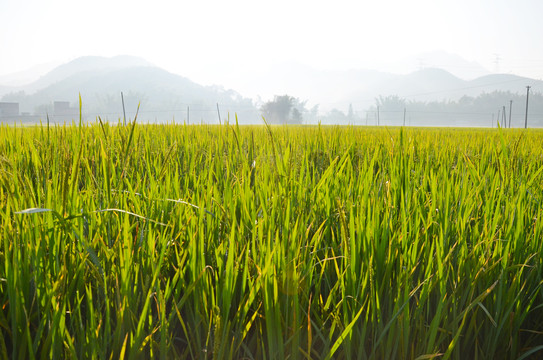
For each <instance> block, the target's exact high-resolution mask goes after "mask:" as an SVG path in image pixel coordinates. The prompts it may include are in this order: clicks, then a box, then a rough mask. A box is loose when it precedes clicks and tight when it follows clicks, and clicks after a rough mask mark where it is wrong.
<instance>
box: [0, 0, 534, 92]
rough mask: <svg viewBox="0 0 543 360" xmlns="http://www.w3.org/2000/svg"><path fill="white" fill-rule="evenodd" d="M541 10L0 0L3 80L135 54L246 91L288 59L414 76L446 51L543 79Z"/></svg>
mask: <svg viewBox="0 0 543 360" xmlns="http://www.w3.org/2000/svg"><path fill="white" fill-rule="evenodd" d="M541 14H543V1H541V0H508V1H506V0H410V1H406V0H372V1H366V0H362V1H361V0H358V1H349V0H334V1H320V0H311V1H306V0H273V1H269V0H268V1H259V0H229V1H224V0H191V1H184V0H182V1H167V0H147V1H139V0H131V1H125V0H121V1H115V0H107V1H106V0H94V1H78V0H48V1H44V0H0V51H1V56H0V76H1V75H6V74H10V73H14V72H18V71H23V70H26V69H28V68H31V67H34V66H37V65H43V64H60V63H65V62H68V61H71V60H73V59H75V58H77V57H80V56H86V55H96V56H108V57H109V56H116V55H134V56H139V57H142V58H144V59H146V60H148V61H150V62H151V63H153V64H155V65H157V66H159V67H162V68H164V69H166V70H168V71H170V72H173V73H176V74H179V75H183V76H185V77H188V78H190V79H191V80H193V81H196V82H198V83H201V84H205V85H210V84H220V85H224V86H226V87H227V88H233V89H236V90H240V91H242V90H243V89H238V88H237V87H243V84H248V83H249V82H250V79H251V78H252V77H254V74H256V73H264V72H266V71H267V69H269V68H270V67H273V66H276V65H277V64H281V63H289V62H291V63H299V64H304V65H307V66H311V67H313V68H315V69H322V70H342V69H376V70H382V71H393V72H400V73H402V72H403V73H408V72H411V71H415V70H417V67H420V66H421V65H422V64H424V62H425V59H424V57H422V58H421V57H420V54H421V53H427V52H432V51H445V52H448V53H451V54H456V55H459V56H461V57H463V58H464V59H466V60H468V61H470V62H477V63H478V64H480V65H482V66H483V67H485V68H486V69H488V70H489V71H491V72H502V73H515V74H518V75H524V76H529V77H533V78H537V79H541V78H543V44H542V42H541V40H542V39H543V21H541V19H540V18H541ZM414 59H417V61H415V60H414ZM424 65H426V66H440V64H424ZM259 79H261V77H260V78H259ZM260 81H261V80H260Z"/></svg>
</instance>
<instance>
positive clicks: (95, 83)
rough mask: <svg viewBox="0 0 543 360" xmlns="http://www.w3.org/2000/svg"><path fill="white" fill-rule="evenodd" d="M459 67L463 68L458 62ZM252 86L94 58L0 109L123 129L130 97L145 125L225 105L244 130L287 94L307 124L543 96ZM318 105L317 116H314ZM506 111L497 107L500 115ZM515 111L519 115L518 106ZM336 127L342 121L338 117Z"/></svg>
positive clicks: (435, 72)
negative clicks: (400, 103) (390, 100)
mask: <svg viewBox="0 0 543 360" xmlns="http://www.w3.org/2000/svg"><path fill="white" fill-rule="evenodd" d="M456 64H462V62H460V61H459V60H458V61H457V62H456ZM481 71H483V70H481ZM251 84H252V85H251V86H253V87H254V88H253V89H252V90H250V92H251V93H259V92H258V89H262V91H261V92H260V93H261V94H263V95H264V96H263V98H262V99H258V100H256V101H257V103H256V104H255V103H253V100H252V99H249V98H247V97H243V96H242V95H240V94H239V93H238V92H236V91H234V90H226V89H224V88H222V87H220V86H202V85H199V84H197V83H195V82H193V81H191V80H190V79H188V78H186V77H183V76H180V75H176V74H172V73H170V72H168V71H166V70H163V69H160V68H158V67H156V66H154V65H153V64H151V63H149V62H147V61H146V60H144V59H141V58H137V57H130V56H117V57H113V58H104V57H96V56H87V57H82V58H78V59H75V60H73V61H71V62H69V63H66V64H63V65H61V66H58V67H56V68H54V69H53V70H52V71H50V72H49V73H47V74H45V75H44V76H42V77H41V78H40V79H38V80H37V81H35V82H33V83H31V84H28V85H25V86H19V87H9V86H1V85H0V97H1V101H10V102H19V104H20V112H21V113H22V112H25V113H30V114H34V113H35V114H37V116H38V117H39V118H42V119H44V118H45V116H46V114H48V115H49V116H50V117H51V118H53V119H54V120H59V121H61V120H65V119H66V118H69V119H72V118H78V117H79V109H78V104H79V99H78V95H79V94H81V97H82V101H83V114H84V116H85V117H86V119H88V120H94V119H95V118H96V116H101V117H102V118H107V119H109V120H111V121H116V120H118V119H119V118H122V116H123V112H122V102H121V96H120V93H121V92H123V94H124V100H125V107H126V111H127V117H129V118H133V117H134V115H135V111H136V108H137V106H138V103H141V106H140V113H139V116H140V117H139V118H140V120H142V121H173V120H174V119H175V121H178V122H182V121H184V120H188V121H190V122H193V123H194V122H200V121H205V122H212V123H213V122H218V116H219V114H218V113H217V104H219V111H220V114H221V117H222V118H226V117H228V115H230V116H231V118H232V120H233V117H234V114H237V115H238V118H239V120H240V122H241V123H244V122H245V123H260V114H259V110H258V109H259V107H260V105H262V104H263V103H264V102H265V101H268V100H271V99H272V98H273V96H274V95H285V94H288V95H290V96H293V97H295V98H298V99H300V101H301V102H302V103H303V102H304V101H306V100H307V103H306V106H307V110H309V109H310V108H312V110H313V111H311V114H313V115H312V116H311V118H310V117H309V116H307V118H305V119H304V121H308V120H309V121H318V120H319V119H320V118H322V117H323V116H328V114H330V113H335V114H340V113H341V112H343V113H344V114H347V112H348V109H349V108H350V105H352V108H353V110H354V113H355V114H358V116H359V117H361V118H366V117H367V110H369V109H371V108H372V107H375V105H376V99H378V98H380V97H386V96H390V95H394V96H397V97H398V98H399V99H403V100H404V101H405V102H407V103H409V102H411V103H414V102H417V103H425V102H436V101H437V102H443V101H445V102H447V101H458V100H459V99H461V98H463V97H465V96H470V97H477V96H479V95H481V94H485V93H493V92H496V91H501V92H506V93H511V94H516V95H519V96H520V95H523V94H525V92H526V85H530V86H532V87H533V90H532V91H533V92H538V91H540V90H539V89H543V82H542V81H538V80H533V79H528V78H525V77H520V76H516V75H510V74H494V75H485V76H481V77H478V78H475V79H473V80H464V79H461V78H459V77H457V76H454V75H453V74H451V73H450V72H448V71H445V70H443V69H439V68H424V69H421V70H419V71H416V72H413V73H410V74H407V75H400V74H392V73H386V72H379V71H374V70H365V69H352V70H347V71H343V70H341V71H340V70H318V69H314V68H311V67H308V66H304V65H300V64H296V63H285V64H279V65H276V66H274V67H272V68H270V69H268V70H267V71H264V72H262V73H260V74H255V76H254V77H253V78H252V80H251ZM245 85H247V84H245ZM8 92H9V93H8ZM2 93H4V94H5V95H4V96H3V97H2ZM58 101H63V102H64V103H63V104H60V105H62V106H63V107H62V110H61V111H59V110H58V109H56V110H55V108H54V105H53V104H54V102H58ZM66 103H68V104H69V106H68V107H67V106H66ZM316 104H318V105H319V107H318V110H319V111H318V113H317V112H316V108H314V105H316ZM502 105H503V104H501V103H500V104H496V106H495V107H496V108H497V109H499V108H500V107H501V106H502ZM491 106H493V105H491ZM515 108H516V111H519V110H520V107H519V106H518V100H517V101H516V103H515ZM338 110H339V111H338ZM496 112H497V110H496ZM308 113H309V112H307V113H306V114H308ZM59 114H62V116H58V115H59ZM491 115H492V114H490V115H489V116H488V117H489V118H490V117H491ZM485 116H486V115H485ZM32 121H35V119H33V120H32ZM330 121H331V122H334V121H335V119H334V118H333V117H332V118H330Z"/></svg>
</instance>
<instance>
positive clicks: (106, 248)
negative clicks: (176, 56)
mask: <svg viewBox="0 0 543 360" xmlns="http://www.w3.org/2000/svg"><path fill="white" fill-rule="evenodd" d="M0 181H1V184H0V204H1V206H0V209H1V210H0V242H1V245H0V305H1V311H0V332H1V336H0V354H1V357H2V358H14V359H15V358H17V359H23V358H25V359H26V358H28V359H34V358H55V359H58V358H83V359H86V358H98V359H110V358H129V359H133V358H155V357H156V358H163V359H166V358H187V359H241V358H243V359H286V358H288V359H332V358H333V359H432V358H436V359H465V358H472V359H496V358H502V359H530V358H537V357H538V356H542V354H543V327H542V325H541V324H543V291H542V286H543V264H542V256H541V254H542V249H543V224H542V212H543V210H542V209H543V187H542V184H543V132H542V131H540V130H509V129H508V130H505V129H492V130H490V129H486V130H477V129H417V128H409V129H405V128H388V129H383V128H367V127H324V126H306V127H287V126H284V127H282V126H277V127H275V126H268V125H263V126H238V125H237V124H235V125H231V124H228V123H227V124H225V125H221V126H214V125H198V126H189V125H173V124H160V125H138V124H136V122H135V121H133V122H131V123H130V124H129V125H128V126H122V125H121V124H110V123H105V122H102V121H101V120H100V121H99V122H98V124H82V123H81V122H80V123H79V124H72V125H71V126H66V125H64V126H60V125H55V126H51V127H49V126H41V125H40V126H35V127H25V128H21V127H8V126H5V125H3V126H0Z"/></svg>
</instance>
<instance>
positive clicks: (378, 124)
mask: <svg viewBox="0 0 543 360" xmlns="http://www.w3.org/2000/svg"><path fill="white" fill-rule="evenodd" d="M380 123H381V119H380V118H379V106H377V126H380Z"/></svg>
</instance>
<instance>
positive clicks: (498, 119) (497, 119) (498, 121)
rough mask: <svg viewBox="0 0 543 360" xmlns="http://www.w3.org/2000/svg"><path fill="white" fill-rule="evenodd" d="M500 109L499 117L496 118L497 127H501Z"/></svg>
mask: <svg viewBox="0 0 543 360" xmlns="http://www.w3.org/2000/svg"><path fill="white" fill-rule="evenodd" d="M500 111H501V110H498V117H497V118H496V127H500Z"/></svg>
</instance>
